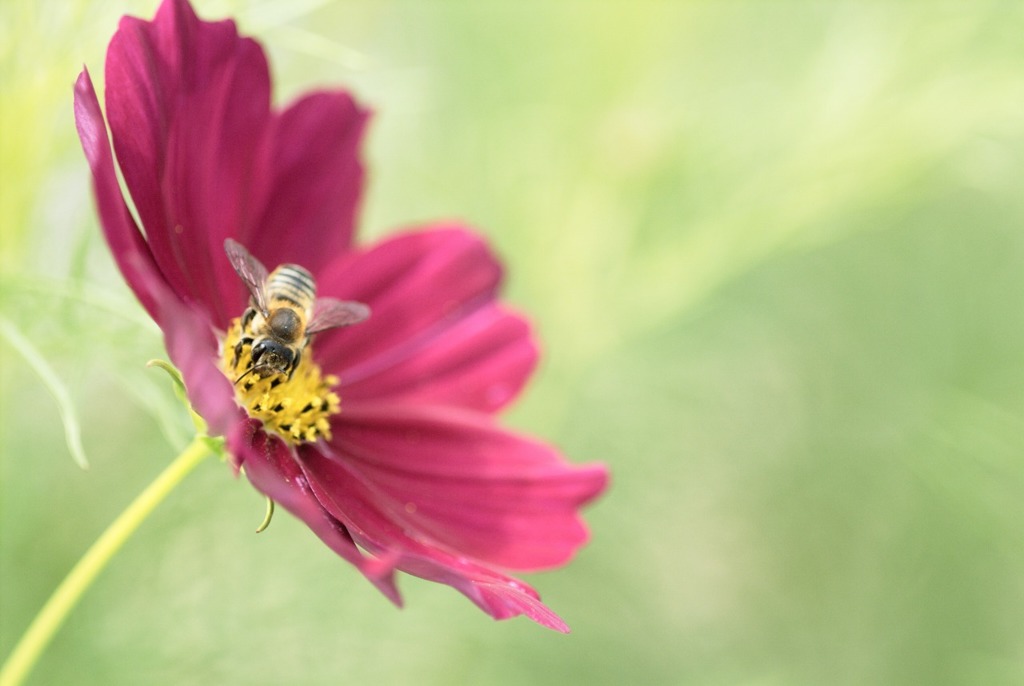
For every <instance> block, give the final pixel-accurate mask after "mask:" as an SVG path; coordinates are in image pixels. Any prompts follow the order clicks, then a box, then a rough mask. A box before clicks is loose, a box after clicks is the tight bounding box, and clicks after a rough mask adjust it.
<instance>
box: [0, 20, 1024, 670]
mask: <svg viewBox="0 0 1024 686" xmlns="http://www.w3.org/2000/svg"><path fill="white" fill-rule="evenodd" d="M155 7H156V2H155V0H147V1H136V0H131V1H129V0H123V1H121V2H108V1H96V2H85V1H82V0H76V1H73V2H63V1H61V2H58V1H57V0H49V1H46V2H28V1H27V0H26V1H22V0H6V1H5V2H3V3H2V4H0V57H2V62H0V70H2V73H0V84H2V85H0V88H2V99H0V108H2V122H0V123H2V130H0V135H2V139H0V146H2V147H0V232H2V233H0V236H2V239H3V247H2V260H0V264H2V270H3V273H2V297H0V315H2V317H3V320H2V321H3V322H4V323H3V331H2V332H0V333H3V334H4V337H3V338H2V339H0V351H2V372H3V374H2V389H0V391H2V395H0V402H2V424H0V428H2V446H0V449H2V503H0V507H2V510H0V515H2V519H0V543H2V548H0V602H2V606H0V654H2V655H5V654H6V653H7V652H9V650H10V649H11V647H12V645H13V644H14V642H15V640H16V639H17V637H18V636H19V635H20V633H21V631H22V630H23V629H24V627H25V626H26V624H27V623H28V622H29V620H30V618H31V617H32V616H33V615H34V613H35V612H36V611H37V610H38V608H39V607H40V605H41V604H42V603H43V602H44V600H45V599H46V597H47V596H48V594H49V593H50V592H51V590H52V589H53V588H54V587H55V585H56V584H57V583H58V582H59V581H60V579H61V578H62V577H63V575H64V574H65V573H66V572H67V570H68V569H69V568H70V566H71V565H72V564H73V563H74V562H75V561H76V560H77V559H78V557H79V556H80V555H81V554H82V552H83V551H84V550H85V548H86V547H87V546H88V545H89V544H90V543H91V542H92V541H93V540H94V539H95V538H96V536H97V535H98V534H99V533H100V532H101V531H102V530H103V529H104V528H105V527H106V526H107V524H108V523H109V522H110V521H111V520H112V519H113V518H114V517H115V516H116V515H117V513H119V512H120V511H121V510H122V509H123V508H124V506H125V505H126V504H127V503H128V502H129V501H130V500H131V499H132V498H133V497H134V495H135V494H136V493H137V492H138V491H139V490H141V489H142V487H143V486H144V485H145V484H147V483H148V482H149V481H150V480H151V479H152V478H153V477H154V476H155V475H156V474H157V473H158V472H159V470H160V469H161V468H162V467H163V466H164V465H165V464H166V463H167V462H168V461H169V460H170V458H171V457H172V456H173V455H175V454H176V453H177V452H178V450H180V448H181V447H182V446H183V445H184V444H185V442H186V441H187V439H188V423H187V418H185V417H183V416H182V412H181V409H180V407H179V406H177V405H176V402H175V400H174V398H173V395H172V393H171V391H170V388H169V385H168V383H167V381H166V378H165V377H164V376H163V375H162V374H161V373H159V372H156V371H151V370H146V369H144V364H145V362H146V361H147V360H148V359H150V358H152V357H158V356H160V355H161V342H160V338H159V333H158V331H157V330H156V329H155V327H154V326H153V325H152V324H150V323H149V322H148V321H147V320H146V318H145V316H144V315H143V313H142V311H141V309H140V308H139V307H138V306H137V305H136V304H135V302H134V300H133V298H132V296H131V294H130V293H129V292H128V291H127V290H126V288H125V286H124V285H123V284H122V283H121V282H120V280H119V277H118V275H117V273H116V270H115V268H114V267H113V264H112V261H111V259H110V257H109V255H108V253H107V250H106V247H105V245H104V244H103V242H102V239H101V237H100V234H99V230H98V225H97V221H96V218H95V213H94V210H93V204H92V199H91V197H90V194H89V186H88V171H87V168H86V164H85V162H84V160H83V158H82V155H81V151H80V149H79V148H78V142H77V139H76V137H75V133H74V125H73V120H72V111H71V86H72V83H73V81H74V78H75V76H76V75H77V73H78V71H79V69H80V67H81V65H82V63H87V64H88V65H89V66H90V68H91V70H92V72H93V74H94V75H100V74H102V65H103V58H104V50H105V45H106V42H107V40H109V37H110V36H111V35H112V33H113V31H114V29H115V27H116V22H117V18H118V16H119V15H121V14H124V13H131V14H135V15H140V16H145V17H151V16H152V14H153V12H154V10H155ZM197 9H198V12H199V13H200V15H201V16H203V17H205V18H209V19H214V18H221V17H223V16H226V15H233V16H235V17H236V18H237V20H238V22H239V24H240V26H241V28H242V30H243V31H244V32H246V33H249V34H253V35H255V36H256V37H258V38H259V40H260V41H261V42H262V43H263V45H264V46H265V48H266V49H267V50H268V52H269V54H270V58H271V65H272V70H273V72H274V75H275V79H276V85H275V89H276V98H277V101H278V102H285V101H287V100H289V99H290V98H291V97H293V96H294V95H296V94H297V93H299V92H302V91H303V90H306V89H308V88H310V87H313V86H334V85H347V86H349V87H351V88H352V89H353V90H354V91H355V92H356V93H357V95H358V96H359V97H360V98H361V99H362V100H363V101H364V102H366V103H368V104H369V105H371V106H372V107H373V108H374V109H375V110H376V112H377V115H376V117H375V119H374V123H373V126H372V129H371V132H370V135H369V138H368V141H367V157H368V160H369V163H370V168H371V174H370V179H369V185H368V194H367V196H366V202H365V207H364V213H363V237H364V238H373V237H377V236H382V235H385V234H386V233H388V232H389V231H391V230H393V229H394V228H395V227H398V226H403V225H408V224H412V223H421V222H424V221H428V220H432V219H440V218H450V217H460V218H465V219H467V220H469V221H471V222H472V223H474V224H475V225H477V226H479V227H481V229H482V230H483V231H485V232H486V233H487V234H488V236H489V237H490V238H491V239H492V240H493V242H494V243H495V245H496V246H497V249H498V250H499V251H500V253H501V254H502V255H503V257H504V258H505V259H506V260H507V262H508V265H509V274H510V278H509V283H508V288H507V293H508V296H509V298H510V300H511V301H512V302H513V303H514V304H515V305H516V306H518V307H521V308H523V309H525V310H526V311H528V312H530V313H531V315H532V316H533V317H534V318H535V320H536V322H537V326H538V330H539V334H540V337H541V339H542V341H543V346H544V348H545V351H546V357H545V359H544V362H543V365H542V367H541V369H540V371H539V373H538V375H537V377H536V379H535V381H534V382H533V384H532V385H531V387H530V388H529V389H528V392H527V393H526V395H525V396H524V397H523V399H522V400H521V401H520V402H519V403H518V404H517V405H516V406H515V408H514V409H513V410H512V411H511V412H510V413H509V415H508V417H507V421H508V422H509V424H511V425H513V426H516V427H520V428H523V429H526V430H529V431H531V432H534V433H537V434H540V435H542V436H544V437H545V438H547V439H549V440H551V441H553V442H555V443H557V444H558V445H559V446H561V447H562V448H563V449H564V450H565V452H566V453H567V455H569V456H570V458H571V459H573V460H574V461H589V460H602V461H605V462H607V463H608V464H609V465H610V466H611V468H612V470H613V474H614V484H613V487H612V489H611V490H610V492H609V493H608V495H607V496H606V497H605V498H604V499H603V500H602V501H601V502H599V503H598V504H597V505H596V506H594V507H593V508H591V510H590V511H589V513H588V521H589V523H590V525H591V527H592V530H593V541H592V543H591V544H590V545H589V547H587V548H586V549H585V550H583V552H582V553H581V554H580V555H579V557H578V558H577V559H576V561H575V562H574V563H573V564H572V565H570V566H569V567H568V568H566V569H563V570H559V571H556V572H551V573H547V574H542V575H532V576H530V577H529V581H530V582H531V583H533V584H535V585H536V586H537V587H538V589H539V590H540V591H541V592H542V594H543V596H544V599H545V600H546V601H548V602H549V604H550V605H551V607H552V608H554V609H555V610H556V611H558V612H559V613H561V614H562V615H563V616H564V617H565V619H566V620H567V621H568V622H569V624H570V625H571V626H572V628H573V633H572V634H571V635H569V636H560V635H557V634H555V633H552V632H549V631H546V630H544V629H541V628H539V627H537V626H535V625H534V624H532V623H531V622H529V621H527V620H524V619H518V620H514V621H511V622H506V623H500V624H498V623H494V622H492V621H491V620H490V619H489V618H487V617H486V616H484V615H483V614H482V613H480V612H479V611H477V610H476V609H475V608H474V607H473V606H472V605H471V604H470V603H469V602H467V601H466V600H464V599H463V598H462V597H461V596H459V595H458V594H457V593H455V592H454V591H452V590H451V589H448V588H447V587H442V586H436V585H432V584H428V583H425V582H421V581H419V580H417V579H412V578H405V579H403V583H402V588H403V590H404V592H405V595H406V600H407V608H406V609H405V610H403V611H398V610H396V609H394V608H392V607H391V606H390V605H389V604H388V602H387V601H386V600H385V599H384V598H383V597H382V596H380V595H379V594H378V593H377V592H376V591H374V590H373V588H372V587H371V586H370V585H369V584H367V583H366V582H365V581H364V580H363V579H362V578H360V577H359V575H358V574H357V573H356V572H355V571H354V570H353V569H352V568H350V567H349V566H347V565H346V564H345V563H343V562H342V561H340V560H339V559H337V558H336V557H335V556H334V555H333V554H331V553H330V552H329V551H328V550H327V549H326V548H325V547H323V546H322V545H321V544H320V543H319V542H318V541H317V540H316V538H315V537H314V536H313V535H312V534H310V533H309V532H308V531H307V530H306V529H305V527H304V526H302V525H300V524H298V523H297V522H295V521H294V520H292V519H290V518H289V517H288V516H278V517H277V518H275V521H274V523H273V525H272V526H271V527H270V529H269V530H268V531H267V532H266V533H265V534H262V535H260V536H258V537H257V536H255V535H254V534H253V529H254V527H255V526H256V525H257V524H258V523H259V521H260V519H261V518H262V516H263V502H262V500H261V498H260V497H259V496H258V495H257V494H256V493H255V492H254V491H253V490H252V489H251V487H249V485H248V484H246V483H245V482H244V480H241V481H238V480H234V479H232V478H231V476H230V472H229V470H228V469H227V468H226V467H224V466H222V465H220V464H218V463H216V462H215V461H209V462H208V463H206V464H204V465H202V466H201V467H200V469H199V470H198V471H197V472H196V473H195V474H194V475H192V476H191V477H190V478H189V479H188V480H187V481H186V482H185V484H184V485H183V486H182V487H181V488H180V489H179V490H178V491H176V492H175V493H174V494H173V495H172V496H171V497H170V499H169V500H168V501H167V502H166V503H165V504H164V505H163V506H162V507H161V508H160V509H159V510H158V511H157V512H156V513H155V514H154V515H153V517H152V518H151V519H150V520H149V521H147V522H146V524H145V525H144V526H143V527H142V529H141V530H140V531H139V532H138V534H137V535H136V536H135V538H134V539H132V540H131V541H130V542H129V543H128V545H127V546H126V547H125V549H124V550H123V551H122V552H121V554H120V555H119V556H118V557H117V558H116V559H115V560H114V562H113V564H112V565H111V567H110V568H109V569H108V570H107V571H106V572H105V573H104V574H103V575H102V576H101V577H100V579H99V581H98V583H97V584H96V586H95V587H94V588H92V589H91V590H90V591H89V593H88V594H87V595H86V596H85V598H84V600H83V602H82V604H81V606H80V607H79V608H78V609H77V611H76V612H75V613H74V614H73V615H72V616H71V618H70V621H69V622H68V624H67V625H66V626H65V628H64V629H63V630H62V632H61V633H60V634H59V635H58V636H57V638H56V640H55V642H54V643H53V645H52V646H51V648H50V650H49V651H48V652H47V653H46V654H45V655H44V656H43V658H42V660H41V662H40V663H39V665H38V668H37V670H36V672H35V673H34V676H33V679H32V680H31V683H36V684H47V683H54V684H56V683H75V684H104V685H115V684H125V685H127V684H247V685H257V684H314V685H317V684H343V683H365V682H369V683H380V684H412V683H418V684H449V683H466V684H564V683H587V684H624V683H638V684H757V685H775V684H779V685H790V684H793V685H805V684H806V685H815V684H851V685H852V684H1021V683H1024V533H1022V524H1024V188H1022V179H1024V6H1022V4H1021V3H1020V2H968V1H966V0H965V1H963V2H940V3H926V2H906V3H867V2H856V3H846V2H830V3H825V2H781V1H780V2H764V1H761V0H751V1H748V2H740V1H732V2H720V3H716V2H676V3H672V2H667V1H666V2H625V1H623V2H583V1H580V2H506V3H496V2H475V3H474V2H468V1H467V2H452V3H447V4H443V3H412V2H380V1H375V2H317V1H307V0H303V1H300V2H291V3H285V2H278V1H276V0H258V1H254V2H240V1H238V0H235V1H233V2H228V1H226V0H209V1H203V0H199V1H198V2H197ZM12 332H13V333H12ZM18 336H22V337H24V338H25V339H26V340H27V341H28V342H29V343H30V345H31V346H32V351H33V353H32V354H34V355H36V356H38V357H39V358H40V359H42V360H44V361H45V363H46V364H47V365H48V366H49V367H50V368H51V369H52V371H53V372H54V373H55V374H56V375H57V376H58V377H59V378H60V380H61V384H62V385H61V388H62V389H63V392H64V393H65V394H66V396H67V398H66V400H67V404H69V405H70V406H71V407H72V408H73V409H74V412H75V416H76V417H77V419H78V421H79V422H80V423H81V427H82V444H83V446H84V450H85V452H86V454H87V455H88V458H89V460H90V462H91V468H90V469H89V470H88V471H83V470H81V469H79V468H78V467H77V466H76V465H75V463H74V462H73V460H72V459H71V456H70V453H69V451H68V448H67V445H66V441H65V436H64V430H63V429H62V424H61V419H60V413H59V410H58V404H57V403H56V402H55V401H54V398H53V397H52V395H51V392H50V391H48V390H47V387H46V386H45V385H44V383H43V382H42V381H41V380H40V376H39V375H38V374H37V373H36V372H35V371H34V370H33V369H32V368H31V367H30V366H29V364H28V363H27V362H26V360H25V358H24V357H23V356H22V355H21V354H20V353H19V352H16V350H15V348H14V347H12V345H11V340H12V339H16V338H17V337H18ZM111 341H114V342H111ZM58 393H60V391H58Z"/></svg>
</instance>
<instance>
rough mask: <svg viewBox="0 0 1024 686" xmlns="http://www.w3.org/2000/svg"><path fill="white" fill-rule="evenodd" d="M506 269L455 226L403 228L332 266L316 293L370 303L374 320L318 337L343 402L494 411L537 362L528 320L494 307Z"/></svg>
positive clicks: (513, 393) (319, 356) (318, 353)
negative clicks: (337, 380) (421, 404)
mask: <svg viewBox="0 0 1024 686" xmlns="http://www.w3.org/2000/svg"><path fill="white" fill-rule="evenodd" d="M501 276H502V271H501V266H500V265H499V264H498V262H497V260H496V259H495V258H494V256H493V254H492V253H491V252H490V250H489V249H488V247H487V245H486V244H485V243H484V242H483V241H482V240H481V239H480V238H479V237H477V236H476V235H474V234H472V233H470V232H468V231H466V230H465V229H462V228H458V227H448V228H436V229H434V230H432V231H422V232H417V233H407V234H403V235H399V236H397V237H395V238H392V239H389V240H386V241H384V242H382V243H379V244H378V245H376V246H374V247H372V248H370V249H369V250H366V251H364V252H361V253H358V254H355V255H350V256H348V257H346V258H344V259H342V260H341V261H339V262H338V263H336V264H334V265H332V267H331V268H330V269H328V270H327V272H326V274H325V275H324V276H322V277H321V284H320V290H321V293H322V294H323V295H330V296H334V297H339V298H342V299H347V300H358V301H360V302H365V303H366V304H368V305H369V306H370V308H371V311H372V314H371V316H370V319H369V320H367V321H366V322H363V323H362V324H359V325H358V326H354V327H351V328H349V329H342V330H337V331H331V332H325V333H323V334H320V335H319V336H318V337H317V341H316V343H315V350H316V356H317V360H318V361H319V362H320V363H321V365H322V366H323V367H324V368H325V369H327V370H328V371H330V372H332V373H339V375H340V376H341V379H342V398H343V400H344V402H346V403H347V402H352V401H355V402H359V401H362V400H380V399H382V398H388V399H389V400H391V401H394V402H398V401H399V400H403V401H406V402H410V401H414V402H431V403H440V404H451V405H456V406H459V407H464V408H469V409H478V410H483V411H487V412H493V411H496V410H497V409H499V408H500V407H502V406H504V405H506V404H507V403H508V402H509V401H511V400H512V399H513V398H514V397H515V396H516V395H517V394H518V393H519V391H520V390H521V388H522V386H523V384H524V383H525V382H526V380H527V378H528V377H529V375H530V372H531V371H532V370H533V368H534V365H535V364H536V360H537V348H536V345H535V344H534V342H533V339H532V336H531V332H530V329H529V326H528V325H527V323H526V322H525V320H523V319H522V318H520V317H518V316H517V315H514V314H512V313H510V312H508V311H507V310H505V309H503V308H501V307H500V306H498V305H497V303H496V301H495V298H496V293H497V289H498V287H499V285H500V282H501Z"/></svg>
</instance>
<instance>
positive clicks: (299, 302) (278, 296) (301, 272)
mask: <svg viewBox="0 0 1024 686" xmlns="http://www.w3.org/2000/svg"><path fill="white" fill-rule="evenodd" d="M266 292H267V299H268V300H269V301H270V302H269V303H267V304H268V305H270V306H271V308H273V304H274V301H275V300H284V301H285V302H288V303H290V304H291V305H293V306H295V307H299V308H302V309H303V310H304V311H305V312H306V316H307V317H308V316H309V315H310V313H311V311H312V309H313V301H314V300H316V282H315V281H314V280H313V275H312V274H310V273H309V272H308V271H306V270H305V269H303V268H302V267H300V266H298V265H297V264H282V265H281V266H280V267H278V268H277V269H275V270H274V271H272V272H271V273H270V276H268V277H267V285H266Z"/></svg>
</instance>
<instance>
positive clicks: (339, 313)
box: [306, 298, 370, 335]
mask: <svg viewBox="0 0 1024 686" xmlns="http://www.w3.org/2000/svg"><path fill="white" fill-rule="evenodd" d="M369 316H370V308H369V307H367V306H366V305H364V304H363V303H357V302H352V301H341V300H335V299H334V298H317V301H316V304H314V305H313V318H312V319H310V320H309V325H308V326H307V327H306V333H307V334H308V335H313V334H315V333H317V332H318V331H324V330H326V329H333V328H336V327H339V326H351V325H352V324H358V323H359V322H361V321H363V320H364V319H366V318H367V317H369Z"/></svg>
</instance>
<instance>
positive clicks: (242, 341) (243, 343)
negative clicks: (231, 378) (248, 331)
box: [231, 336, 252, 367]
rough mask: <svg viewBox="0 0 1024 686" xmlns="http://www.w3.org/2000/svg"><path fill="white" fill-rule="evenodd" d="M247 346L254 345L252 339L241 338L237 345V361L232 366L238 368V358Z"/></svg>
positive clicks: (247, 337)
mask: <svg viewBox="0 0 1024 686" xmlns="http://www.w3.org/2000/svg"><path fill="white" fill-rule="evenodd" d="M247 345H252V338H250V337H249V336H242V337H241V338H239V339H238V343H235V361H234V362H233V363H232V365H231V366H233V367H237V366H238V358H240V357H241V356H242V348H244V347H245V346H247Z"/></svg>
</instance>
